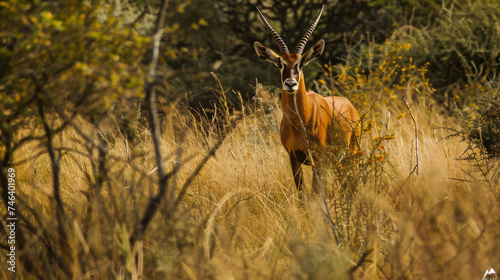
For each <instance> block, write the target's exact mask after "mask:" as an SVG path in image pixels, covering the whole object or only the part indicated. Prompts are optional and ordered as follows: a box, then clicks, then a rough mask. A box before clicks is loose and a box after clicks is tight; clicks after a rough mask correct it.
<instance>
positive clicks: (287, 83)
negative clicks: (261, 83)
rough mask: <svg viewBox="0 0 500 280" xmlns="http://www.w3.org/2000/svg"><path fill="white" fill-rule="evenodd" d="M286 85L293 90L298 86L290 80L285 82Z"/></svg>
mask: <svg viewBox="0 0 500 280" xmlns="http://www.w3.org/2000/svg"><path fill="white" fill-rule="evenodd" d="M285 85H286V86H288V87H290V88H293V87H294V86H296V85H297V82H295V81H290V80H288V81H286V82H285Z"/></svg>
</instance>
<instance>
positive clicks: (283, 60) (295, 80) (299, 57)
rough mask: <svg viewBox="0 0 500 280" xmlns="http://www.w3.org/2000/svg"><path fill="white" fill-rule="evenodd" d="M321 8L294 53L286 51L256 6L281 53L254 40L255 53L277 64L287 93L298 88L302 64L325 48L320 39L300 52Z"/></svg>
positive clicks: (313, 27)
mask: <svg viewBox="0 0 500 280" xmlns="http://www.w3.org/2000/svg"><path fill="white" fill-rule="evenodd" d="M323 8H324V6H323V7H321V11H320V12H319V14H318V16H317V17H316V19H315V20H314V22H313V23H312V24H311V26H310V27H309V29H308V30H307V32H306V34H304V36H302V38H301V39H300V41H299V43H298V44H297V47H295V51H294V53H292V54H291V53H290V52H289V51H288V47H287V46H286V44H285V42H284V41H283V39H281V37H280V35H279V34H278V33H277V32H276V31H274V29H273V28H272V27H271V25H270V24H269V23H268V22H267V20H266V19H265V18H264V15H262V13H261V12H260V10H259V8H257V11H258V12H259V15H260V18H261V19H262V22H263V23H264V25H265V26H266V29H267V31H268V32H269V33H270V34H271V35H272V36H273V38H274V40H275V41H276V43H277V44H278V47H279V49H280V53H281V55H278V54H277V53H275V52H274V51H273V50H271V49H270V48H268V47H266V46H264V45H263V44H261V43H259V42H255V43H254V44H253V46H254V48H255V52H257V55H258V56H260V57H261V58H262V59H265V60H267V61H270V62H272V63H273V64H274V65H276V66H278V68H279V69H280V72H281V85H282V88H283V90H284V91H286V92H287V93H289V94H294V93H295V92H296V91H297V90H298V89H299V83H300V77H301V74H302V69H303V68H304V66H306V65H307V64H308V63H309V62H311V61H313V60H316V59H317V58H318V57H320V56H321V54H322V53H323V50H324V49H325V41H324V40H323V39H321V40H319V41H318V42H317V43H316V44H315V45H314V46H312V47H311V48H310V49H309V50H308V51H307V52H306V53H305V54H302V52H303V51H304V47H305V46H306V44H307V41H308V40H309V36H311V34H312V32H313V31H314V29H315V28H316V25H318V21H319V18H320V17H321V13H322V12H323Z"/></svg>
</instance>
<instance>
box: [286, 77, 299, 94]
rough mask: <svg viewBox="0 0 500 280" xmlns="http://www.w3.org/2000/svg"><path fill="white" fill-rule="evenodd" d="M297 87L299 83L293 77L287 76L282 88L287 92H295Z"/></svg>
mask: <svg viewBox="0 0 500 280" xmlns="http://www.w3.org/2000/svg"><path fill="white" fill-rule="evenodd" d="M298 89H299V84H298V83H297V81H296V80H295V79H294V78H288V79H286V80H285V82H284V83H283V90H285V91H287V92H289V93H291V92H295V91H297V90H298Z"/></svg>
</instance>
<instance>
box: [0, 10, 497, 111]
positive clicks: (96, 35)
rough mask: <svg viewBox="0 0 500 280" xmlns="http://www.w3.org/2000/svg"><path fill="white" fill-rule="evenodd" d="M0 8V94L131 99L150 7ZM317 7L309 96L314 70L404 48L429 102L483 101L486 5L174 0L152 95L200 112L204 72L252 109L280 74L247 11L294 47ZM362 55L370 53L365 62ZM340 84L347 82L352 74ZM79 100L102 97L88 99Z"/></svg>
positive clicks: (487, 64) (209, 101) (267, 40)
mask: <svg viewBox="0 0 500 280" xmlns="http://www.w3.org/2000/svg"><path fill="white" fill-rule="evenodd" d="M1 3H2V5H1V6H2V8H1V9H0V13H2V22H1V24H2V26H1V27H2V36H1V38H2V45H1V48H0V62H1V64H0V65H1V66H2V67H1V69H0V79H1V82H2V92H3V95H5V94H6V93H7V92H9V93H14V92H15V93H14V94H15V96H14V97H15V98H18V99H19V100H20V99H23V98H29V97H27V96H28V95H27V94H26V92H27V88H26V87H29V81H30V80H31V82H34V81H33V79H32V78H30V77H29V76H30V75H34V76H37V79H38V80H40V79H42V78H41V75H43V76H45V77H46V78H45V79H46V80H48V81H47V82H46V83H47V85H45V86H48V87H53V88H50V89H47V90H46V91H47V92H50V95H52V96H53V97H54V98H55V97H57V98H60V97H61V96H67V97H68V98H69V97H71V98H69V99H72V100H77V99H78V96H79V95H82V96H81V97H82V98H85V99H88V100H87V101H86V102H96V103H94V105H97V104H103V105H105V106H104V107H105V108H107V109H109V106H112V104H115V105H116V104H118V103H120V102H118V101H116V102H115V100H117V99H120V100H122V101H123V100H127V101H130V99H127V98H134V96H135V97H140V95H141V92H140V87H141V85H142V80H143V78H142V77H141V75H142V72H141V71H140V68H141V67H143V68H144V67H146V64H147V62H148V61H149V55H150V54H149V52H148V51H146V50H147V48H149V47H150V46H149V45H147V43H148V42H149V39H147V38H149V37H148V36H150V35H151V33H152V30H153V28H154V24H155V11H156V5H157V3H155V2H154V1H152V2H151V1H140V0H139V1H138V0H134V1H129V0H121V1H90V2H84V1H75V0H61V1H14V2H12V3H11V1H3V2H1ZM323 4H325V11H324V13H323V16H322V19H321V21H320V22H319V25H318V27H317V28H316V31H315V32H314V33H313V35H312V37H311V39H310V41H311V42H315V41H317V40H319V39H320V38H322V39H324V40H325V41H326V49H325V53H324V54H323V56H322V57H321V58H320V60H319V62H318V63H315V64H314V65H311V66H309V67H308V68H307V69H306V79H307V81H306V85H308V87H309V88H312V86H313V81H315V80H318V79H325V76H324V71H323V70H324V69H322V67H321V65H324V64H330V65H343V66H345V65H347V64H355V65H357V66H356V68H358V69H360V70H365V71H367V75H370V72H369V69H370V68H371V67H373V66H374V65H377V64H380V63H383V60H384V59H385V56H386V55H387V54H386V53H385V52H384V51H382V49H384V44H386V43H387V42H389V43H390V44H394V45H395V44H399V45H406V44H410V45H411V46H412V47H411V49H409V52H407V53H406V54H405V55H404V59H405V60H409V59H410V57H411V59H412V61H413V63H414V64H415V67H416V68H419V67H424V66H426V67H427V65H426V64H428V67H427V68H428V71H429V73H428V74H427V76H428V78H429V79H430V85H431V86H432V87H433V88H435V89H436V92H435V93H434V97H435V98H436V99H437V100H439V101H440V102H445V103H446V104H447V106H448V108H451V107H450V105H451V99H452V98H457V97H458V98H465V99H466V100H467V102H466V103H472V102H473V100H474V99H475V97H476V95H478V94H481V93H482V92H484V91H481V87H482V86H484V83H486V82H488V81H492V80H495V79H496V75H497V72H498V64H499V57H498V49H499V48H498V47H499V44H500V34H499V28H500V27H499V25H498V22H499V17H500V8H499V6H498V5H497V3H496V2H495V1H489V0H476V1H466V0H453V1H452V0H447V1H432V0H426V1H415V0H393V1H378V0H353V1H329V2H325V1H322V0H311V1H306V2H303V1H286V2H284V1H275V0H268V1H261V0H251V1H241V0H216V1H202V0H188V1H181V0H172V1H169V9H168V13H167V18H166V25H165V28H164V30H163V31H164V35H163V42H162V47H161V52H160V55H161V58H160V59H161V60H160V65H161V66H160V67H161V68H160V75H161V76H162V79H160V80H161V85H162V86H161V87H160V96H161V97H163V98H165V99H166V100H167V101H174V100H181V101H182V102H183V103H184V104H186V105H188V106H189V107H191V108H195V109H200V108H205V109H208V110H209V109H210V108H211V107H213V103H214V102H215V101H216V100H217V96H216V95H217V90H218V89H219V88H220V87H219V82H218V81H217V80H215V79H213V78H212V76H211V75H210V72H211V71H214V72H215V73H216V74H217V76H218V77H219V79H220V82H221V83H222V84H223V85H224V86H225V88H227V91H228V92H229V93H230V94H228V102H229V103H230V105H234V106H236V104H239V101H238V95H237V94H232V91H236V92H240V93H241V95H242V96H243V98H244V99H247V100H251V98H252V97H253V96H252V95H253V94H254V87H255V85H256V79H258V81H259V82H260V83H262V84H264V85H273V86H277V85H278V84H279V74H278V71H277V70H276V69H274V67H273V66H272V65H270V64H268V63H264V62H263V61H260V60H259V59H257V56H256V55H255V54H254V50H253V47H252V44H253V42H254V41H260V42H262V43H264V44H266V45H268V46H270V47H272V48H275V49H276V46H275V43H274V42H273V41H272V39H271V36H269V34H267V32H266V31H265V29H264V27H263V25H262V23H261V21H260V19H259V18H258V17H257V13H256V9H255V6H259V7H261V10H262V11H263V13H264V15H265V16H266V17H267V18H268V20H269V22H270V23H271V25H272V26H273V27H274V28H275V29H276V30H277V31H278V32H279V33H280V34H281V36H282V37H283V38H284V40H285V42H287V44H288V45H289V48H293V47H294V45H295V43H296V42H297V40H298V39H299V38H300V37H301V36H302V35H303V33H304V32H305V30H306V29H307V27H308V26H309V24H310V23H311V22H312V20H313V19H314V17H315V16H316V15H317V13H318V11H319V10H320V8H321V5H323ZM373 46H375V47H373ZM377 46H378V47H377ZM308 47H309V46H307V47H306V48H308ZM370 48H371V49H372V50H373V51H371V52H367V49H370ZM131 68H133V69H135V70H133V69H131ZM340 68H342V67H340ZM340 68H339V67H334V69H340ZM51 71H52V72H51ZM26 72H29V73H30V74H27V73H26ZM336 74H342V73H340V72H337V73H336ZM350 75H352V76H354V77H355V74H354V72H351V73H350ZM21 76H22V77H21ZM18 78H22V79H26V80H28V82H27V83H23V84H22V85H19V84H17V83H16V84H17V86H22V87H24V88H23V89H21V88H18V89H15V90H14V89H13V88H11V87H12V86H14V85H12V84H10V83H12V82H13V81H18V80H19V79H18ZM44 83H45V82H44ZM56 84H57V88H55V87H56ZM122 84H125V85H126V86H125V88H127V90H126V92H118V90H114V91H113V90H112V91H108V90H105V88H113V87H115V88H116V86H117V85H122ZM31 86H33V84H32V85H31ZM464 86H465V87H470V89H469V90H468V91H467V92H464V95H463V96H460V95H459V94H457V93H456V91H455V89H456V88H457V87H461V88H463V87H464ZM85 88H87V89H86V90H85ZM90 88H92V90H91V89H90ZM216 89H217V90H216ZM89 91H96V92H101V93H104V92H105V94H100V95H97V96H96V98H95V99H94V98H92V96H90V95H89V94H88V92H89ZM23 92H24V93H23ZM113 92H114V93H113ZM123 96H125V97H127V98H125V99H124V98H122V97H123ZM118 97H120V98H118ZM44 98H45V97H44ZM47 98H48V99H51V98H49V97H47ZM60 100H61V99H60ZM23 102H26V100H24V101H23ZM21 103H22V102H21ZM80 103H81V104H80V105H83V103H82V102H80ZM124 104H130V102H128V103H127V102H124ZM5 105H7V106H9V105H8V103H6V104H5ZM87 105H88V104H87ZM87 105H86V106H85V108H87V107H88V106H87ZM120 106H122V104H121V105H120ZM10 107H12V106H10ZM98 107H99V106H91V108H98ZM123 108H125V107H123ZM212 109H213V108H212ZM123 111H127V110H123Z"/></svg>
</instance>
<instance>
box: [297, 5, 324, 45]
mask: <svg viewBox="0 0 500 280" xmlns="http://www.w3.org/2000/svg"><path fill="white" fill-rule="evenodd" d="M323 8H325V5H323V6H322V7H321V11H319V14H318V16H317V17H316V19H315V20H314V22H313V24H311V26H310V27H309V29H307V32H306V34H304V36H302V38H301V39H300V41H299V43H298V44H297V47H295V53H298V54H300V55H302V52H303V51H304V47H305V46H306V44H307V41H308V40H309V37H310V36H311V34H312V33H313V31H314V29H315V28H316V25H318V22H319V18H320V17H321V13H323Z"/></svg>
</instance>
